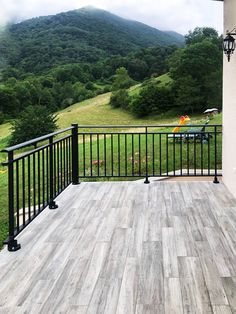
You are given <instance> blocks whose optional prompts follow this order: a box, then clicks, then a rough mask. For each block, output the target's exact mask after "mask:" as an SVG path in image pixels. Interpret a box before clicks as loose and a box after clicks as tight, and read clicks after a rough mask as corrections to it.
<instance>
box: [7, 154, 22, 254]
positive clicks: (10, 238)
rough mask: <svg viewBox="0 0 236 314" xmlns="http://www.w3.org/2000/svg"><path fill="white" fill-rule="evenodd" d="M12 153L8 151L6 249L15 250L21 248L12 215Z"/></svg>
mask: <svg viewBox="0 0 236 314" xmlns="http://www.w3.org/2000/svg"><path fill="white" fill-rule="evenodd" d="M13 159H14V153H13V152H12V151H11V152H8V215H9V224H8V228H9V236H8V240H7V245H8V250H9V251H10V252H12V251H17V250H19V249H20V248H21V246H20V244H19V243H17V240H15V239H14V236H15V217H14V165H13Z"/></svg>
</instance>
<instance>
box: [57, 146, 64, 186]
mask: <svg viewBox="0 0 236 314" xmlns="http://www.w3.org/2000/svg"><path fill="white" fill-rule="evenodd" d="M58 146H59V147H58V157H59V158H58V161H57V167H58V173H59V172H60V175H59V176H58V186H59V189H58V190H59V191H62V190H63V164H62V155H63V147H62V141H60V142H58ZM59 169H60V170H59Z"/></svg>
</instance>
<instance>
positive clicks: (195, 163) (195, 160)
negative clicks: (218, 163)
mask: <svg viewBox="0 0 236 314" xmlns="http://www.w3.org/2000/svg"><path fill="white" fill-rule="evenodd" d="M196 154H197V149H196V133H194V153H193V155H194V175H195V176H196V174H197V156H196Z"/></svg>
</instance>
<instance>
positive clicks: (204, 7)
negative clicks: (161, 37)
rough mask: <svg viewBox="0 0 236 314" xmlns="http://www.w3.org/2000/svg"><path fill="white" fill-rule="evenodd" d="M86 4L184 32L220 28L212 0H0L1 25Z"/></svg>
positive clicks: (220, 19)
mask: <svg viewBox="0 0 236 314" xmlns="http://www.w3.org/2000/svg"><path fill="white" fill-rule="evenodd" d="M86 5H93V6H96V7H98V8H102V9H105V10H109V11H111V12H113V13H115V14H118V15H120V16H123V17H125V18H129V19H133V20H138V21H141V22H143V23H146V24H148V25H151V26H154V27H156V28H159V29H165V30H166V29H168V30H176V31H177V32H180V33H183V34H185V33H186V32H187V31H188V30H189V29H193V28H195V27H196V26H213V27H215V28H216V29H217V30H218V31H220V32H222V28H223V17H222V15H223V13H222V9H223V4H222V3H221V2H215V1H212V0H164V1H162V0H156V1H155V0H126V1H121V0H113V1H111V0H70V1H65V0H0V8H1V11H0V24H1V25H3V24H5V23H7V22H9V21H12V20H14V21H16V20H17V21H19V20H23V19H27V18H31V17H35V16H41V15H49V14H56V13H59V12H63V11H68V10H73V9H77V8H80V7H83V6H86Z"/></svg>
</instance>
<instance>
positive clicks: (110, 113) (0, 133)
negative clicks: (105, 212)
mask: <svg viewBox="0 0 236 314" xmlns="http://www.w3.org/2000/svg"><path fill="white" fill-rule="evenodd" d="M155 80H161V83H159V84H164V85H165V84H168V82H169V81H170V79H169V77H168V75H164V76H162V77H160V78H157V79H155ZM139 90H140V85H137V86H133V87H132V88H131V89H130V93H131V94H134V93H138V92H139ZM110 95H111V94H110V93H107V94H103V95H99V96H97V97H95V98H93V99H89V100H86V101H83V102H81V103H78V104H75V105H72V106H71V107H68V108H66V109H65V110H62V111H60V112H58V127H59V129H62V128H66V127H68V126H70V125H71V124H72V123H78V124H79V125H125V126H127V127H125V128H124V129H123V130H121V131H124V130H128V129H129V126H130V125H140V127H141V126H142V125H147V124H148V125H157V124H177V123H178V121H179V117H178V116H168V115H166V114H162V115H158V116H150V117H147V118H144V119H138V118H135V117H134V116H132V115H131V114H130V113H128V112H127V111H124V110H121V109H113V108H111V107H110V106H109V99H110ZM221 119H222V116H221V115H218V116H216V117H214V119H213V120H211V123H216V124H220V123H221ZM203 122H204V117H203V116H194V117H191V123H192V124H199V123H203ZM9 136H10V124H9V123H8V124H3V125H0V149H2V148H4V147H6V146H7V145H8V139H9ZM122 141H124V138H123V139H122ZM130 141H131V139H128V146H129V149H128V152H127V158H128V159H129V162H128V165H127V167H128V172H129V173H131V174H132V173H135V175H138V174H139V173H141V174H143V173H144V171H145V169H144V168H143V167H144V162H143V159H144V158H145V156H144V155H143V152H141V154H140V155H138V154H137V151H138V145H139V143H138V139H137V138H136V139H135V140H134V148H133V151H132V148H131V146H132V143H131V142H130ZM144 141H145V140H144V138H143V137H141V146H142V147H144V144H145V143H144ZM152 141H153V139H152V137H151V136H150V137H148V149H149V152H150V156H153V151H152ZM164 141H165V140H164V139H163V143H162V145H164V146H165V142H164ZM122 143H124V142H121V146H122V147H123V145H122ZM106 144H107V147H110V145H111V138H107V143H106ZM218 144H219V146H220V148H219V151H218V153H219V154H220V150H221V142H219V143H218ZM155 145H156V146H154V147H155V150H157V151H158V149H159V148H158V143H156V144H155ZM99 146H100V152H102V151H103V152H104V142H103V141H102V140H101V141H100V143H99ZM97 147H98V143H97V141H96V140H93V142H92V153H93V156H92V157H91V156H90V155H89V154H90V144H89V143H86V145H85V151H86V156H90V157H88V158H87V157H86V164H85V172H86V173H88V174H91V172H92V173H94V174H95V175H96V173H97V171H98V168H96V167H95V168H94V169H91V166H90V165H91V162H90V159H89V158H92V161H94V160H95V159H97V156H96V152H97ZM118 148H119V144H118V142H117V140H116V139H114V151H116V153H114V159H113V160H112V157H111V155H109V149H108V150H107V152H106V154H107V167H108V168H107V171H111V170H112V161H113V164H114V169H115V172H116V173H118V172H119V163H118V158H119V153H118ZM79 149H80V157H81V159H80V166H81V167H83V166H84V165H83V161H82V159H83V155H82V154H83V147H82V143H80V144H79ZM122 149H123V148H122ZM179 149H180V146H179V147H177V150H179ZM204 149H205V148H204ZM183 151H184V152H185V155H186V149H184V150H183ZM177 152H178V151H177ZM123 153H124V152H123ZM123 153H122V154H123ZM133 154H134V156H135V157H134V158H136V160H135V164H134V165H133V164H132V162H131V160H132V158H133ZM172 154H173V146H172V147H170V156H172ZM204 154H205V153H204ZM162 157H163V161H162V165H161V166H160V160H158V158H154V167H155V169H159V170H160V168H161V171H162V172H164V171H165V169H166V155H165V153H163V155H162ZM5 158H6V156H5V154H2V153H1V154H0V161H3V160H5ZM100 158H101V159H104V155H103V153H101V155H100ZM150 158H152V157H150ZM220 158H221V156H219V163H220V162H221V160H220ZM200 162H201V161H200V160H198V161H197V165H199V163H200ZM122 163H123V164H122ZM183 163H184V164H185V163H186V160H185V161H183ZM152 164H153V162H152V161H151V160H150V167H153V166H152ZM120 165H121V167H124V166H125V164H124V160H123V161H122V160H121V164H120ZM178 166H179V165H178V164H176V167H178ZM204 166H207V165H205V164H204ZM140 170H141V171H140ZM150 170H151V169H150ZM159 170H158V171H159ZM171 170H173V163H172V161H171V160H170V161H169V171H171ZM100 171H104V166H102V167H101V168H100ZM81 175H83V173H81ZM7 229H8V214H7V170H6V169H5V168H4V167H2V166H0V247H1V244H2V242H3V240H4V239H5V238H6V236H7Z"/></svg>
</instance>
